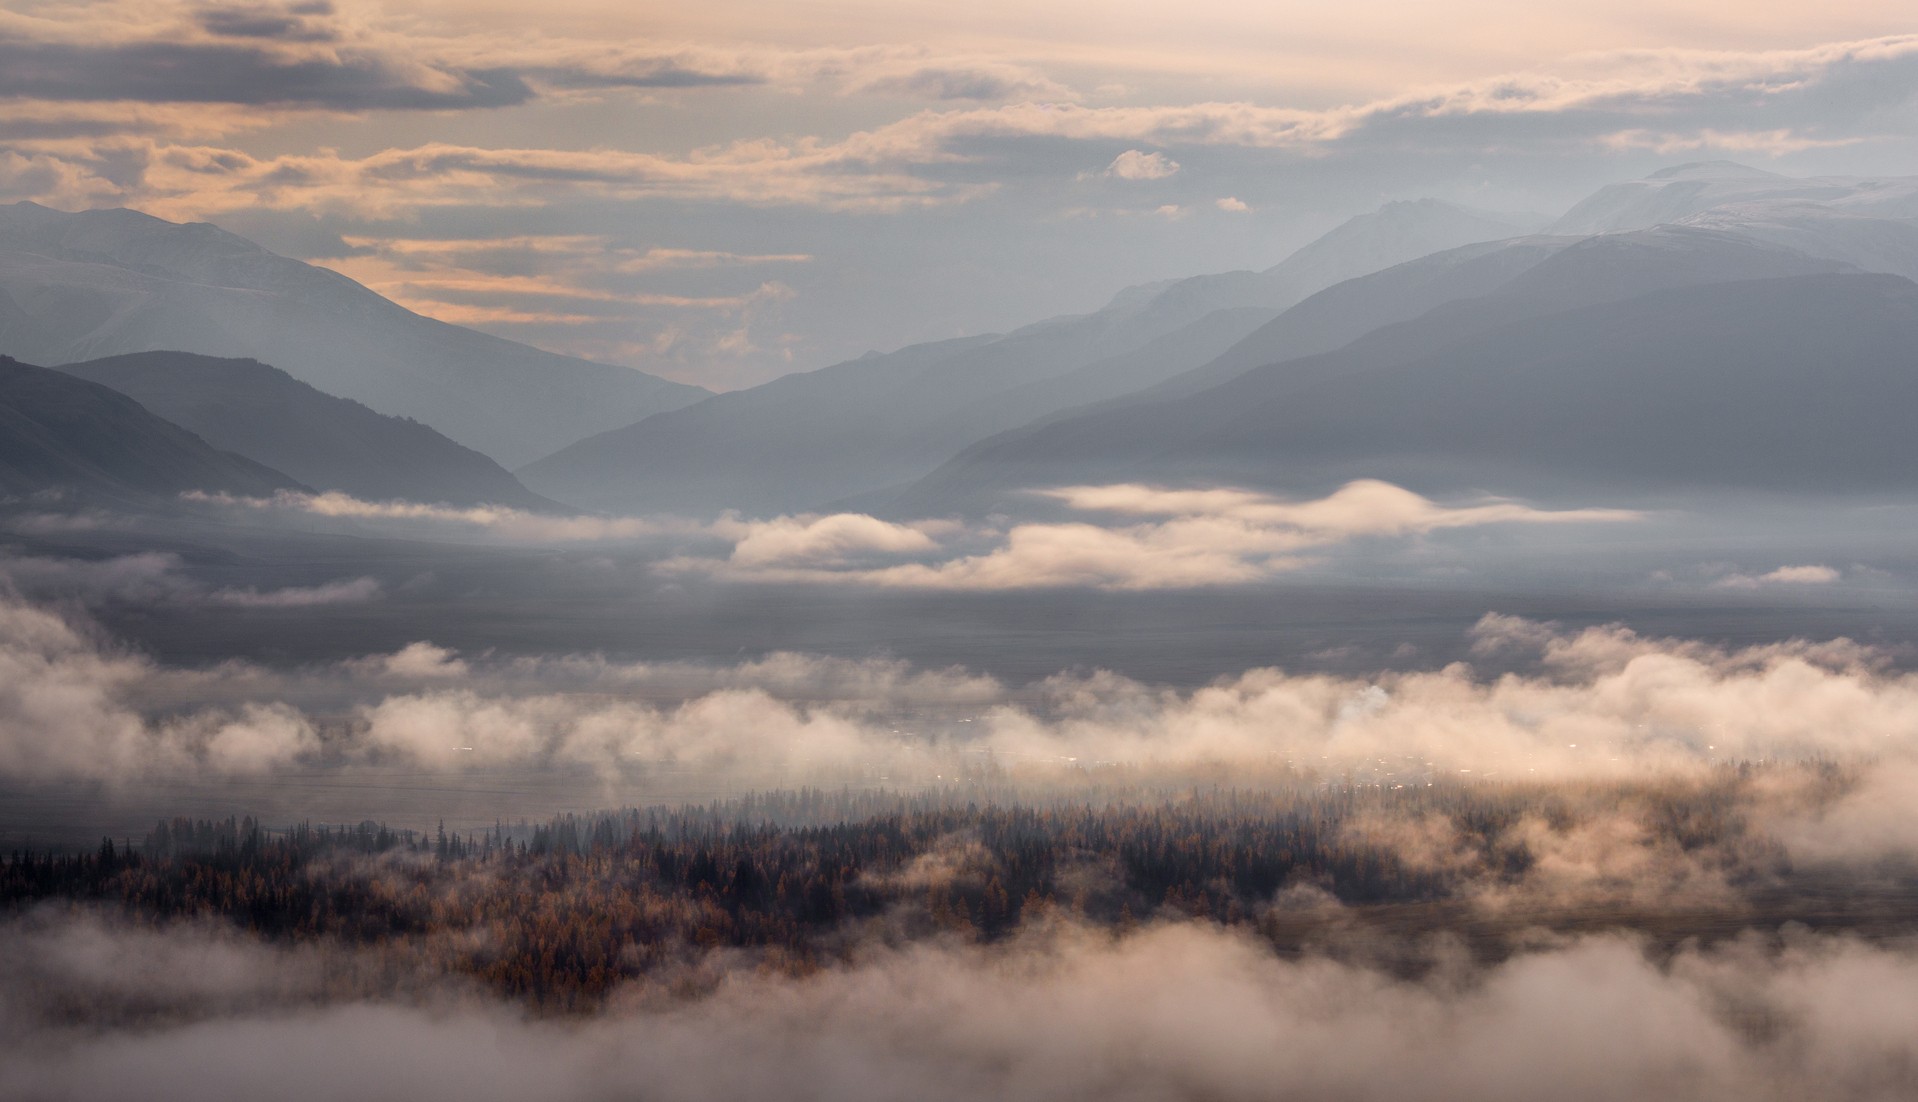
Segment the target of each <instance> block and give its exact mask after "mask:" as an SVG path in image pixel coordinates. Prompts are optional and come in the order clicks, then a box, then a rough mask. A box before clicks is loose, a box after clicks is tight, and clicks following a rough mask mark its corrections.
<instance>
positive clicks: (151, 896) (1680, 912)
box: [0, 763, 1918, 1014]
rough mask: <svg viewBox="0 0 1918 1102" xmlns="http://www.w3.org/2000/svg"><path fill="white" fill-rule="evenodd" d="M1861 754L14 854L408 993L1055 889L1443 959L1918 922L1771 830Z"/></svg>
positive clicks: (539, 1006) (654, 983)
mask: <svg viewBox="0 0 1918 1102" xmlns="http://www.w3.org/2000/svg"><path fill="white" fill-rule="evenodd" d="M1850 783H1851V780H1850V778H1848V776H1847V775H1846V773H1845V772H1844V771H1843V770H1840V769H1838V768H1836V767H1834V766H1831V765H1829V764H1819V763H1812V764H1800V765H1764V766H1754V765H1749V764H1747V765H1739V766H1722V767H1718V768H1715V769H1712V770H1708V771H1705V772H1701V773H1698V774H1696V775H1692V776H1688V777H1682V778H1674V777H1663V778H1658V779H1627V780H1616V781H1603V782H1600V781H1588V782H1580V783H1576V784H1566V783H1537V784H1522V783H1516V782H1514V783H1494V782H1488V781H1478V782H1468V781H1443V782H1434V783H1432V784H1429V785H1419V786H1407V787H1402V788H1392V787H1388V786H1382V785H1372V784H1342V783H1336V782H1329V781H1318V782H1312V781H1309V780H1305V779H1301V780H1300V781H1299V782H1298V783H1296V784H1295V785H1292V786H1290V787H1279V788H1272V787H1267V788H1259V789H1233V788H1228V787H1220V786H1215V787H1210V788H1198V787H1193V788H1189V789H1185V790H1182V791H1176V792H1175V791H1166V790H1164V789H1152V788H1146V787H1138V786H1127V785H1112V786H1103V787H1094V788H1080V789H1077V790H1071V791H1061V792H1053V793H1050V794H1047V793H1045V792H1039V791H1032V792H1027V793H1025V794H1024V795H1023V796H1020V797H1018V798H1016V799H1015V798H1013V797H1014V794H1013V793H1012V792H1011V791H1010V790H1007V789H997V790H995V789H990V788H988V787H986V786H980V787H978V788H975V789H947V790H938V791H927V792H920V793H897V792H884V791H873V790H850V789H848V790H841V791H826V790H820V789H801V790H795V791H787V792H772V793H762V794H755V795H751V796H746V797H742V798H739V799H735V800H731V801H726V802H716V803H712V804H709V805H703V806H693V807H666V806H660V807H651V808H643V809H625V810H619V811H609V812H603V813H598V814H593V815H587V816H574V815H567V816H561V817H558V818H554V819H552V820H549V821H546V822H540V823H526V822H518V823H513V824H506V823H500V824H497V825H495V826H494V827H492V828H491V829H488V830H484V831H478V832H471V833H466V834H462V833H459V832H454V833H448V832H447V831H445V829H444V828H443V827H442V828H438V829H434V830H427V831H420V830H406V829H394V828H389V827H387V826H383V825H380V824H375V823H370V822H369V823H362V824H357V825H345V826H341V825H314V824H299V825H295V826H293V827H291V828H289V829H269V828H268V827H266V826H264V825H263V824H261V823H260V822H257V821H255V820H254V819H251V818H237V817H236V818H228V819H225V820H219V821H210V820H192V819H186V818H176V819H173V820H171V821H166V822H160V823H157V824H156V825H155V826H154V828H153V829H152V830H151V831H150V832H149V833H148V834H147V835H146V836H145V837H144V838H141V839H121V840H117V841H116V840H113V839H102V841H101V843H100V845H99V847H98V848H97V850H95V851H92V852H88V853H69V854H57V853H33V852H25V851H19V852H15V853H12V854H10V855H8V856H7V857H6V858H5V860H4V863H0V908H4V909H6V910H8V911H11V912H15V913H18V912H21V911H26V910H31V909H36V908H39V909H45V908H62V907H90V908H106V909H108V910H110V911H112V912H114V913H117V914H119V915H122V916H124V917H125V918H128V919H131V920H133V921H136V922H143V923H152V924H156V925H166V924H172V923H180V922H194V921H199V922H205V921H212V922H217V923H223V924H231V925H234V926H237V927H239V928H241V929H244V930H246V931H249V932H251V933H253V934H256V935H259V936H263V937H265V938H267V939H269V940H273V941H279V942H284V943H288V944H309V943H311V944H323V945H330V946H331V945H348V946H354V947H358V948H361V949H370V950H374V951H375V953H376V956H377V959H378V960H380V961H381V962H382V963H381V966H380V968H379V969H377V970H376V974H366V973H365V971H364V969H362V970H361V971H360V972H357V973H355V974H353V975H350V976H346V975H343V976H340V977H337V982H338V983H339V984H340V985H343V986H344V987H345V988H347V989H350V990H352V991H354V992H356V993H362V994H378V993H382V992H389V991H392V990H395V989H398V988H402V987H405V986H407V985H409V984H418V985H422V986H423V985H425V984H426V983H428V982H435V981H440V980H444V979H446V978H448V977H451V978H455V979H460V980H464V981H467V982H470V983H473V984H476V985H478V986H479V987H481V988H483V989H486V990H489V991H491V992H494V993H496V994H498V995H501V996H505V997H508V998H511V999H514V1000H518V1001H520V1002H522V1003H523V1004H524V1005H526V1006H528V1007H529V1008H531V1009H533V1010H535V1011H537V1012H540V1013H559V1014H568V1013H577V1012H588V1011H592V1010H594V1009H596V1008H598V1007H600V1006H601V1005H603V1004H604V1001H605V1000H606V999H607V998H608V996H609V995H611V994H612V993H613V992H614V991H615V989H617V988H621V987H622V986H626V987H628V988H629V990H637V991H644V990H647V989H648V988H649V987H657V988H659V989H660V990H662V991H667V992H671V993H673V994H686V993H689V992H692V993H696V992H697V991H698V990H700V989H701V987H702V985H704V986H710V985H711V984H713V983H716V982H718V979H719V977H720V976H722V975H723V974H725V973H726V972H727V971H729V970H734V969H737V968H740V967H750V968H752V969H754V970H757V971H760V972H763V973H772V974H788V975H804V974H808V973H810V972H813V971H815V970H818V969H820V968H823V967H829V966H831V965H832V964H834V963H835V962H838V961H841V960H844V959H846V958H847V957H848V956H849V954H851V953H852V952H853V951H854V949H855V948H856V947H857V946H859V945H862V944H868V943H870V942H872V940H873V939H879V940H881V941H883V942H886V943H890V944H903V943H910V942H915V941H921V940H931V939H958V940H960V941H968V942H991V941H995V940H998V939H1003V938H1006V937H1008V936H1009V935H1011V934H1013V933H1014V932H1015V931H1017V930H1018V929H1019V928H1020V927H1021V926H1022V925H1024V924H1040V923H1045V922H1048V921H1056V920H1063V921H1074V922H1079V923H1083V924H1087V925H1090V926H1092V927H1095V928H1100V929H1104V930H1106V931H1108V932H1109V933H1110V934H1111V935H1112V936H1114V937H1124V936H1126V935H1127V934H1128V933H1129V932H1130V931H1133V930H1136V929H1138V928H1140V927H1141V926H1143V925H1146V924H1153V923H1166V922H1176V921H1191V922H1200V923H1207V924H1216V925H1219V926H1227V927H1239V928H1243V929H1246V930H1250V931H1254V932H1256V934H1257V935H1258V936H1259V937H1261V938H1262V939H1264V940H1265V941H1267V942H1269V943H1270V945H1271V946H1272V948H1273V949H1275V950H1277V951H1280V952H1282V953H1287V954H1297V953H1302V952H1324V953H1331V954H1334V955H1339V954H1344V955H1355V954H1356V955H1362V956H1365V957H1366V958H1367V959H1368V960H1371V961H1374V962H1378V961H1385V962H1386V963H1387V964H1388V965H1392V966H1396V967H1402V968H1405V969H1414V970H1415V969H1417V968H1419V967H1421V966H1422V965H1421V964H1420V963H1419V962H1420V961H1421V960H1424V959H1426V954H1424V953H1423V952H1422V951H1421V950H1419V946H1421V945H1422V944H1424V943H1426V942H1429V941H1430V939H1432V938H1434V937H1446V938H1451V939H1454V940H1455V941H1457V942H1459V943H1461V944H1463V945H1464V946H1465V947H1466V948H1467V949H1468V950H1469V951H1470V952H1471V953H1473V954H1474V955H1475V956H1477V957H1479V958H1481V959H1485V960H1496V959H1501V958H1502V957H1504V956H1505V955H1507V954H1509V953H1511V952H1513V951H1514V950H1515V949H1516V948H1517V947H1520V946H1522V945H1524V944H1527V943H1528V939H1534V938H1536V937H1537V936H1539V935H1540V934H1541V933H1549V932H1560V933H1572V932H1589V931H1594V930H1608V929H1625V930H1631V931H1635V932H1637V933H1638V934H1639V935H1641V936H1643V937H1644V938H1646V939H1647V942H1648V944H1649V945H1650V946H1651V947H1652V948H1654V949H1656V948H1658V947H1660V946H1664V947H1667V948H1675V947H1677V946H1679V945H1681V944H1686V943H1694V942H1699V941H1704V942H1710V941H1713V940H1717V939H1723V938H1727V937H1731V936H1734V935H1737V934H1739V933H1741V932H1745V931H1753V930H1756V931H1760V932H1765V931H1772V932H1776V931H1778V930H1780V929H1782V928H1785V927H1787V926H1788V925H1792V924H1797V925H1802V926H1807V927H1811V928H1814V929H1831V930H1843V931H1849V932H1852V933H1854V934H1856V935H1859V936H1865V937H1871V938H1878V937H1886V936H1893V935H1898V934H1903V933H1909V932H1910V931H1911V930H1913V929H1918V876H1914V875H1913V872H1912V870H1910V869H1908V868H1904V867H1898V866H1882V867H1878V868H1876V869H1875V870H1874V871H1873V872H1872V873H1871V874H1870V875H1866V876H1860V875H1859V874H1858V870H1857V869H1851V870H1850V871H1849V873H1848V874H1847V875H1848V876H1849V878H1848V879H1841V878H1840V873H1839V870H1836V869H1834V868H1831V867H1827V866H1824V865H1819V864H1816V863H1799V862H1794V861H1793V860H1792V858H1791V855H1790V854H1789V853H1788V852H1787V850H1786V848H1785V847H1784V846H1782V845H1781V844H1780V843H1779V842H1778V841H1777V839H1776V838H1774V837H1773V836H1772V835H1771V833H1770V832H1769V830H1768V827H1767V823H1768V821H1769V819H1768V817H1769V816H1772V815H1773V814H1774V810H1773V809H1775V807H1776V805H1777V802H1778V795H1777V794H1778V793H1779V792H1781V791H1784V792H1789V793H1791V798H1792V800H1794V801H1798V802H1800V803H1802V802H1804V801H1807V800H1809V801H1813V802H1817V801H1819V800H1827V801H1828V800H1830V799H1833V798H1836V796H1837V795H1839V794H1841V793H1843V792H1844V791H1845V790H1846V788H1847V786H1848V785H1849V784H1850ZM1841 887H1842V890H1841ZM363 956H364V954H361V955H360V956H358V957H355V958H354V959H356V960H357V959H361V958H363ZM1394 962H1397V963H1396V964H1394Z"/></svg>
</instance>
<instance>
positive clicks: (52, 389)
mask: <svg viewBox="0 0 1918 1102" xmlns="http://www.w3.org/2000/svg"><path fill="white" fill-rule="evenodd" d="M305 488H306V487H304V486H302V485H301V484H300V483H299V482H297V481H295V480H294V479H292V478H290V477H288V476H287V475H284V474H282V473H280V472H279V471H276V470H273V469H271V468H269V467H265V466H262V465H260V464H259V463H256V462H254V461H253V460H251V459H246V458H243V457H241V456H238V455H233V454H231V453H229V452H223V451H219V450H216V449H215V448H214V447H212V446H211V445H209V444H208V443H207V442H206V441H204V440H202V439H200V438H199V437H197V436H195V435H193V434H192V433H191V432H188V431H187V430H186V429H183V428H181V427H180V426H178V425H176V424H173V423H172V422H170V421H167V420H165V419H163V418H161V417H159V416H157V415H155V414H153V413H152V412H150V411H148V410H147V409H146V408H145V407H144V406H142V405H140V403H138V402H136V401H134V400H133V399H131V398H129V397H127V396H126V395H124V394H121V393H120V392H119V391H116V390H112V389H110V388H108V387H104V386H101V385H100V384H98V383H92V382H88V381H87V380H85V379H78V378H75V377H73V376H71V375H67V374H64V373H62V372H59V371H53V370H51V369H48V368H44V367H36V366H34V365H32V364H25V363H21V362H20V361H18V360H15V359H12V358H9V357H6V356H0V494H3V495H5V496H7V497H9V498H16V499H17V498H24V497H29V496H32V495H35V494H43V493H59V494H63V495H71V496H74V497H78V498H83V499H92V500H108V501H118V502H128V501H145V500H150V499H154V498H172V497H176V496H178V495H179V494H180V493H182V492H184V491H187V490H205V491H207V492H210V493H220V492H224V493H230V494H240V495H247V496H261V495H268V494H272V493H273V492H274V491H276V490H286V489H293V490H297V489H305Z"/></svg>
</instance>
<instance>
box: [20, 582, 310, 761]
mask: <svg viewBox="0 0 1918 1102" xmlns="http://www.w3.org/2000/svg"><path fill="white" fill-rule="evenodd" d="M153 672H154V671H153V667H152V666H151V665H150V664H149V663H148V662H146V661H145V660H143V659H139V658H135V657H132V656H128V655H124V654H119V653H116V652H115V651H113V650H112V649H111V648H109V647H106V646H104V645H102V644H101V643H100V642H99V641H98V640H96V639H95V638H92V637H90V636H89V635H87V634H85V633H84V632H82V631H81V630H78V629H76V628H75V627H73V626H71V625H69V624H68V623H67V622H66V621H65V620H64V619H62V618H61V617H58V616H55V615H54V614H52V613H49V612H47V611H44V610H42V609H38V608H35V607H33V606H30V605H27V604H24V603H21V602H19V601H16V600H12V599H6V598H0V776H6V777H12V778H29V779H33V778H50V777H89V778H98V779H110V780H126V779H129V778H133V777H138V776H144V775H149V774H166V773H176V772H181V771H195V772H197V771H205V772H209V773H214V774H245V773H259V772H265V771H269V770H271V769H274V768H277V767H280V766H284V765H287V764H290V763H291V762H293V761H296V760H299V759H301V758H303V757H306V756H308V755H310V754H312V753H313V752H314V751H315V750H317V748H318V745H319V741H318V735H317V733H316V732H315V731H314V729H313V727H312V726H311V725H310V724H309V723H308V722H307V721H306V720H305V719H304V718H303V717H302V716H300V715H299V713H298V712H296V711H295V710H293V709H292V708H289V707H287V706H286V705H284V704H279V703H249V704H245V705H242V706H240V707H238V708H235V709H208V710H204V711H198V712H193V713H189V714H184V715H176V716H173V717H171V718H167V719H163V720H148V719H147V718H145V717H143V716H142V715H140V714H139V713H138V712H137V711H136V710H135V709H134V707H133V706H132V704H131V703H130V697H131V695H132V694H133V692H134V690H135V689H136V688H137V687H138V686H139V685H140V684H141V683H142V682H144V681H145V680H147V679H148V678H149V677H151V676H152V674H153Z"/></svg>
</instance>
